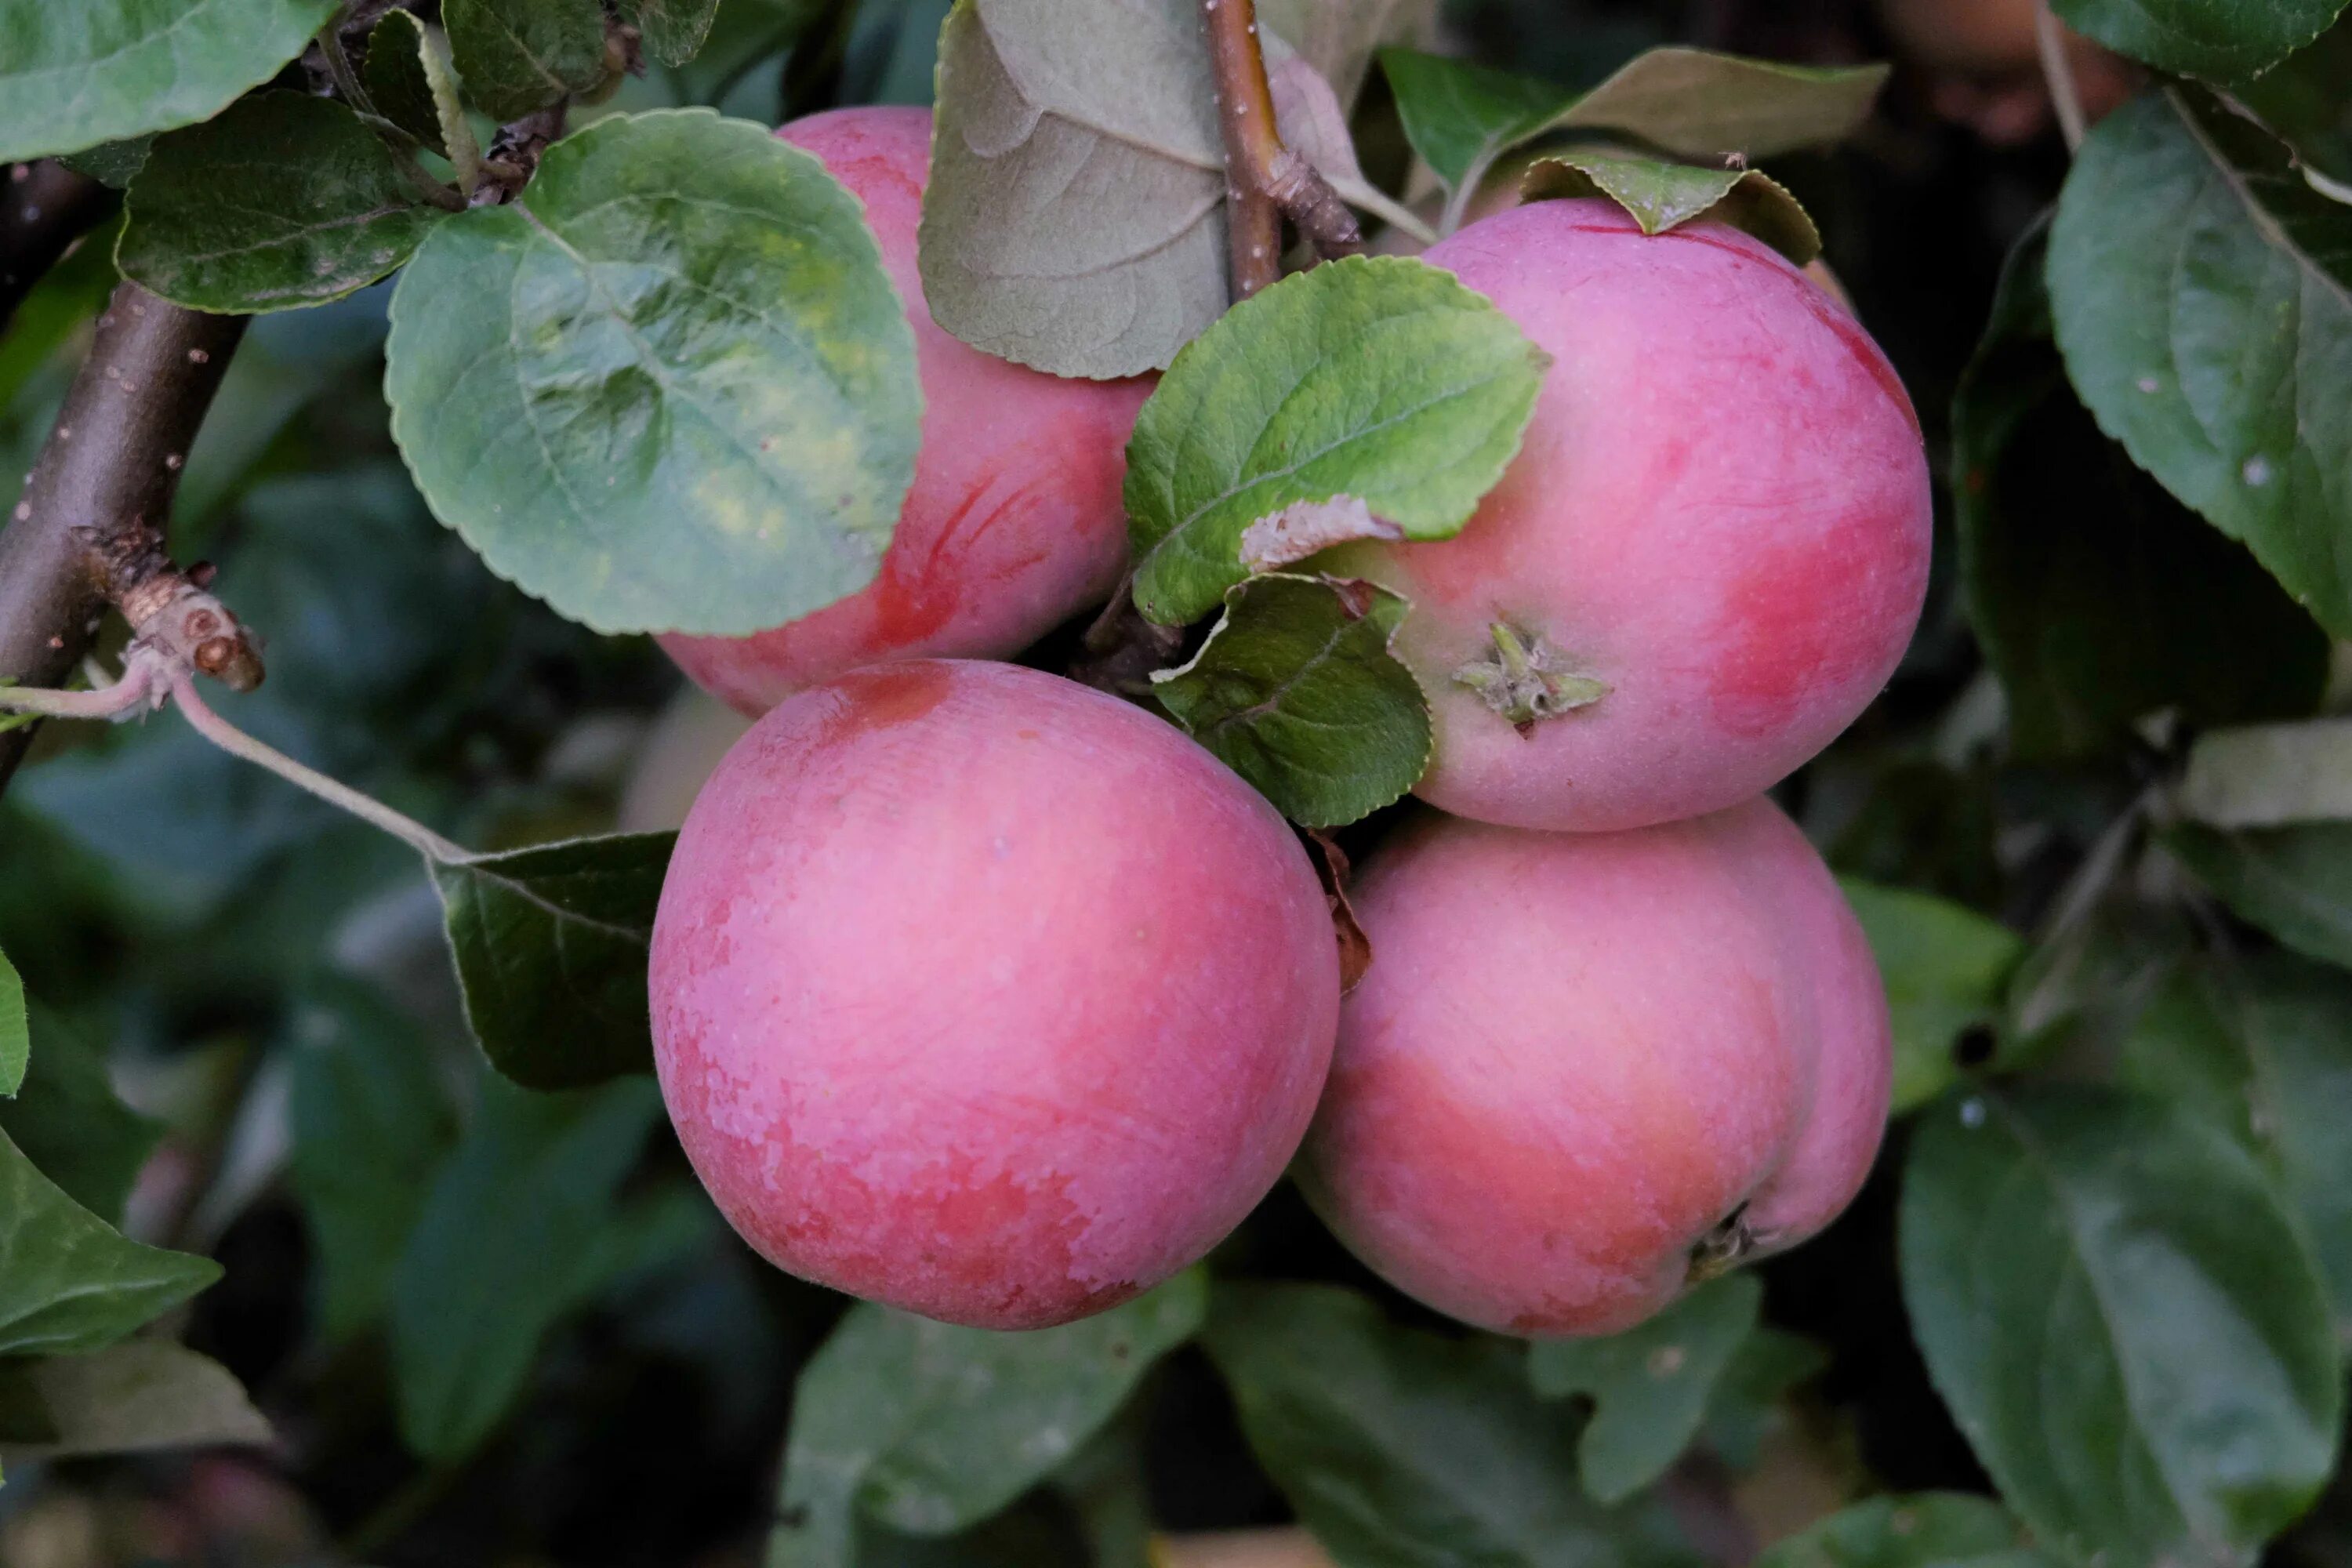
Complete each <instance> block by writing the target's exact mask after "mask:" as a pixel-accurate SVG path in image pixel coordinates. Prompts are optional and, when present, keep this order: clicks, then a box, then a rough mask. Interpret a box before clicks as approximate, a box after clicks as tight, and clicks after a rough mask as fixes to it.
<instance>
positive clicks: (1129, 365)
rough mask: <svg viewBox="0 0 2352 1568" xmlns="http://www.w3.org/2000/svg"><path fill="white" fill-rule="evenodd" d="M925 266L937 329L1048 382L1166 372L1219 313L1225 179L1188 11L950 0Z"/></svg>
mask: <svg viewBox="0 0 2352 1568" xmlns="http://www.w3.org/2000/svg"><path fill="white" fill-rule="evenodd" d="M939 80H940V98H939V110H938V122H937V126H936V129H935V130H934V132H933V133H932V142H931V174H930V184H929V186H928V187H927V188H926V189H925V191H924V194H923V221H922V227H921V231H920V235H919V243H918V245H917V247H916V259H917V262H918V264H919V266H920V268H922V278H923V294H924V298H925V300H927V301H928V302H929V305H930V309H931V315H932V317H933V318H934V319H935V320H936V321H938V322H939V323H940V326H942V327H944V328H946V329H947V330H948V331H950V332H953V333H954V334H955V335H956V336H957V337H959V338H961V339H962V340H963V341H964V342H968V343H971V344H972V345H973V346H974V347H976V348H980V349H982V350H984V351H986V352H987V353H992V354H997V355H999V356H1001V357H1003V358H1005V359H1010V360H1014V361H1017V362H1019V363H1023V364H1028V365H1034V366H1036V367H1037V368H1039V369H1041V370H1045V371H1050V372H1052V373H1054V374H1057V375H1086V376H1098V377H1100V376H1120V375H1132V374H1137V373H1138V372H1140V371H1146V370H1156V369H1159V368H1161V367H1163V366H1165V365H1166V364H1167V363H1169V361H1170V360H1171V358H1172V357H1173V356H1174V354H1175V353H1176V351H1177V350H1178V349H1180V348H1181V347H1182V346H1183V345H1184V344H1185V343H1186V342H1188V341H1190V340H1191V339H1192V336H1193V335H1194V334H1195V333H1197V332H1199V331H1201V330H1202V328H1204V327H1206V326H1208V325H1209V323H1210V322H1212V321H1215V320H1216V319H1217V318H1218V317H1219V316H1220V315H1221V314H1223V311H1224V309H1225V305H1226V302H1227V300H1228V298H1229V295H1228V293H1227V285H1226V277H1225V268H1226V258H1225V223H1224V195H1225V183H1224V174H1223V155H1222V152H1221V150H1220V145H1219V142H1218V132H1217V125H1216V119H1215V109H1214V102H1213V94H1212V90H1211V85H1210V80H1209V63H1208V51H1207V47H1206V45H1205V43H1204V42H1203V40H1202V37H1201V34H1200V28H1199V26H1198V23H1197V20H1196V18H1195V15H1194V12H1193V8H1192V5H1190V4H1189V3H1185V0H1144V3H1141V4H1137V5H1116V6H1104V7H1100V8H1098V9H1097V11H1096V12H1095V13H1093V14H1092V15H1091V16H1089V18H1088V25H1087V26H1083V27H1073V26H1070V25H1069V22H1068V18H1067V16H1066V13H1065V12H1064V10H1063V9H1062V8H1061V7H1059V6H1057V5H1055V4H1054V3H1053V0H998V3H997V4H992V5H983V4H982V3H981V0H961V3H960V4H958V5H957V6H956V8H955V9H954V10H953V11H952V12H950V14H949V16H948V20H947V26H946V27H945V28H944V29H943V30H942V31H941V33H940V68H939Z"/></svg>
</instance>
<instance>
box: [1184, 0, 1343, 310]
mask: <svg viewBox="0 0 2352 1568" xmlns="http://www.w3.org/2000/svg"><path fill="white" fill-rule="evenodd" d="M1201 17H1202V21H1203V23H1205V24H1206V26H1207V27H1208V33H1209V64H1210V67H1211V68H1212V70H1213V72H1214V74H1215V77H1216V82H1217V123H1218V125H1219V127H1220V128H1221V129H1222V130H1223V133H1224V142H1225V195H1226V202H1225V215H1226V222H1227V225H1228V226H1229V230H1230V234H1231V238H1232V251H1231V254H1232V258H1233V272H1234V298H1236V299H1243V300H1245V299H1247V298H1249V296H1251V295H1252V294H1255V293H1256V292H1257V291H1258V290H1259V289H1263V288H1265V286H1266V285H1267V284H1269V283H1272V282H1273V281H1274V280H1275V279H1276V278H1278V277H1280V276H1281V274H1282V257H1281V246H1282V218H1283V216H1285V215H1287V216H1288V217H1289V218H1290V221H1291V222H1293V223H1295V224H1297V226H1298V232H1299V233H1301V234H1303V235H1305V236H1306V237H1307V241H1308V243H1310V244H1312V245H1313V246H1314V247H1315V251H1316V254H1317V255H1318V256H1324V257H1332V256H1348V255H1352V254H1354V253H1355V252H1356V251H1358V250H1360V249H1362V248H1363V244H1364V236H1363V230H1362V229H1361V228H1360V226H1358V225H1357V223H1356V215H1355V214H1354V213H1352V212H1350V211H1349V210H1348V204H1347V203H1345V202H1343V201H1341V200H1340V199H1339V193H1337V192H1336V191H1334V190H1332V188H1331V186H1330V184H1329V183H1328V182H1327V181H1326V180H1325V179H1324V178H1323V176H1322V175H1321V174H1318V172H1317V171H1316V168H1315V165H1314V164H1313V163H1308V162H1307V160H1306V159H1305V158H1303V157H1301V156H1300V155H1299V154H1297V153H1294V152H1292V151H1291V150H1290V149H1289V148H1287V147H1286V146H1284V145H1283V144H1282V132H1281V129H1280V127H1279V126H1277V125H1276V122H1275V114H1274V92H1273V89H1271V88H1270V87H1268V86H1267V84H1266V79H1265V50H1264V48H1263V47H1261V46H1260V42H1259V38H1258V31H1257V4H1256V0H1201Z"/></svg>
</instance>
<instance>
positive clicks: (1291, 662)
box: [1151, 576, 1431, 827]
mask: <svg viewBox="0 0 2352 1568" xmlns="http://www.w3.org/2000/svg"><path fill="white" fill-rule="evenodd" d="M1405 608H1406V606H1405V601H1404V600H1403V598H1402V596H1400V595H1396V594H1392V593H1391V592H1390V591H1389V590H1387V589H1386V588H1382V587H1379V586H1377V585H1375V584H1370V583H1337V582H1331V581H1328V580H1326V579H1322V578H1315V577H1292V576H1270V577H1259V578H1255V579H1254V580H1252V581H1250V582H1248V583H1244V584H1240V585H1239V586H1237V587H1235V588H1234V589H1232V590H1231V591H1229V592H1228V593H1227V594H1226V595H1225V613H1224V616H1223V619H1221V620H1219V621H1218V622H1217V625H1216V628H1215V629H1214V630H1213V631H1212V632H1210V634H1209V637H1208V640H1207V641H1206V642H1204V643H1202V645H1201V648H1200V651H1199V652H1197V653H1195V654H1194V655H1193V656H1192V659H1191V660H1190V661H1189V662H1187V663H1185V664H1184V665H1182V666H1181V667H1180V668H1175V669H1169V670H1161V671H1160V672H1159V673H1157V674H1155V675H1153V676H1152V678H1151V692H1152V695H1153V696H1154V697H1157V698H1158V699H1159V700H1160V704H1161V706H1163V707H1165V708H1166V709H1167V710H1168V711H1169V712H1170V713H1171V714H1172V715H1174V716H1175V719H1176V721H1177V722H1178V723H1180V724H1181V725H1183V726H1184V729H1185V731H1186V732H1187V733H1189V734H1190V735H1191V736H1192V738H1193V739H1194V740H1196V741H1198V742H1201V744H1202V746H1204V747H1206V748H1207V749H1208V751H1209V752H1210V753H1211V754H1213V756H1215V757H1216V758H1217V759H1218V760H1219V761H1220V762H1222V763H1224V764H1225V765H1226V766H1227V767H1229V768H1231V769H1233V770H1234V772H1235V773H1239V774H1241V776H1242V777H1243V778H1244V779H1246V780H1248V781H1249V783H1250V784H1253V785H1255V787H1256V788H1257V790H1258V791H1259V793H1260V794H1262V795H1265V797H1266V798H1267V799H1268V800H1270V801H1272V802H1273V803H1274V804H1275V806H1276V809H1277V810H1279V811H1280V812H1281V813H1282V814H1283V815H1284V816H1287V817H1289V818H1290V819H1291V820H1292V821H1294V822H1297V823H1300V824H1302V825H1304V826H1308V827H1337V826H1340V825H1342V824H1344V823H1349V822H1353V821H1355V820H1356V819H1357V818H1358V817H1360V816H1368V815H1370V813H1372V812H1374V811H1377V810H1379V809H1380V808H1381V806H1384V805H1388V804H1390V803H1391V801H1395V800H1398V799H1401V798H1402V796H1403V795H1404V794H1405V792H1406V791H1408V790H1410V789H1412V786H1413V785H1414V784H1417V783H1419V782H1420V779H1421V774H1422V771H1423V769H1424V768H1426V767H1427V766H1428V765H1429V750H1430V743H1431V741H1430V724H1429V703H1428V700H1427V699H1425V698H1424V697H1423V695H1422V691H1421V687H1420V685H1419V683H1418V682H1416V681H1415V680H1414V679H1413V677H1412V671H1411V670H1409V669H1407V668H1405V667H1404V666H1403V665H1402V663H1401V662H1399V661H1398V660H1397V659H1396V658H1394V657H1393V656H1392V655H1391V653H1390V652H1389V640H1390V639H1391V637H1394V636H1395V635H1396V628H1397V626H1398V623H1399V622H1401V621H1402V620H1403V618H1404V612H1405Z"/></svg>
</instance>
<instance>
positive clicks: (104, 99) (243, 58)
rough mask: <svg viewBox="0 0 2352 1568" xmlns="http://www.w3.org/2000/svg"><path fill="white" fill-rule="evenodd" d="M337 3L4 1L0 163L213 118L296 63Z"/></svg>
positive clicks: (0, 9) (0, 12) (0, 15)
mask: <svg viewBox="0 0 2352 1568" xmlns="http://www.w3.org/2000/svg"><path fill="white" fill-rule="evenodd" d="M334 9H335V0H72V3H71V4H59V0H0V38H5V39H7V40H8V48H7V51H6V53H5V55H0V163H12V162H15V161H16V160H19V159H25V158H37V157H40V156H42V155H43V154H45V153H76V152H79V151H80V150H82V149H83V148H86V147H95V146H97V145H98V144H99V143H100V142H115V141H121V140H122V139H124V138H127V137H132V136H138V135H141V134H142V133H143V132H150V131H167V130H169V129H171V128H172V127H173V126H174V125H188V124H192V123H194V121H199V120H204V119H207V118H209V117H210V116H212V115H213V114H215V113H217V112H218V111H219V110H221V109H222V108H223V107H224V106H226V104H227V103H228V101H229V100H231V99H233V98H235V97H236V95H237V94H239V93H241V92H243V91H244V90H245V89H247V88H249V87H251V86H253V85H254V84H255V83H257V82H263V81H267V80H268V79H270V78H271V77H272V76H274V75H276V74H277V72H278V67H279V66H282V65H284V64H285V63H286V62H287V61H288V60H289V59H292V58H294V57H295V56H296V55H298V54H299V53H301V51H302V46H303V45H305V44H307V43H309V42H310V35H311V34H313V33H315V32H317V31H318V30H319V29H320V27H321V26H324V25H325V23H326V20H327V18H328V17H329V16H331V15H332V14H333V13H334Z"/></svg>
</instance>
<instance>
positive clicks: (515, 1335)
mask: <svg viewBox="0 0 2352 1568" xmlns="http://www.w3.org/2000/svg"><path fill="white" fill-rule="evenodd" d="M660 1116H661V1097H660V1095H659V1094H658V1093H657V1092H656V1089H655V1088H654V1086H653V1084H652V1083H651V1082H650V1081H648V1080H646V1079H627V1080H625V1081H622V1082H619V1083H611V1084H606V1085H605V1086H604V1087H603V1088H602V1089H583V1090H580V1091H577V1092H574V1093H570V1094H533V1093H530V1092H528V1091H526V1090H523V1089H513V1088H510V1087H509V1086H508V1085H506V1084H505V1083H503V1082H501V1081H500V1080H499V1079H494V1078H486V1079H484V1080H483V1082H482V1100H481V1104H480V1106H479V1107H478V1109H477V1110H476V1112H475V1116H474V1121H473V1122H472V1124H471V1125H470V1126H468V1127H467V1129H466V1136H465V1139H464V1141H463V1142H460V1143H459V1144H458V1146H457V1152H456V1153H455V1154H454V1155H452V1156H451V1157H450V1159H449V1160H448V1162H447V1163H446V1165H445V1166H444V1167H443V1169H442V1171H441V1173H440V1174H439V1176H438V1177H436V1179H435V1181H434V1183H433V1185H432V1189H431V1192H430V1193H429V1194H428V1195H427V1197H426V1199H425V1211H424V1214H423V1215H422V1216H421V1217H420V1218H419V1219H418V1221H417V1225H416V1228H415V1234H413V1235H412V1236H411V1237H409V1241H408V1246H407V1247H406V1249H405V1250H404V1252H403V1254H402V1255H401V1258H400V1262H399V1265H398V1267H397V1268H396V1270H395V1273H394V1279H393V1286H392V1350H393V1358H392V1359H393V1370H394V1376H395V1379H396V1382H397V1384H398V1393H399V1406H400V1431H401V1436H403V1437H404V1439H406V1441H407V1443H408V1446H409V1447H412V1448H414V1449H415V1451H416V1452H417V1453H418V1454H419V1455H421V1456H423V1457H424V1458H427V1459H431V1460H434V1461H436V1462H440V1463H455V1462H456V1461H457V1460H459V1459H461V1458H464V1457H465V1456H466V1455H467V1454H469V1453H471V1452H472V1451H473V1450H474V1448H475V1447H478V1445H479V1444H480V1443H481V1441H482V1440H483V1439H484V1438H485V1437H487V1436H489V1435H490V1433H491V1432H492V1431H493V1430H494V1429H495V1428H496V1427H497V1426H498V1424H499V1421H500V1420H502V1419H504V1417H505V1415H506V1414H507V1411H508V1410H509V1408H510V1407H511V1406H512V1405H513V1404H514V1402H515V1400H516V1399H517V1398H518V1397H519V1396H520V1394H521V1393H522V1391H523V1388H524V1385H525V1384H526V1382H527V1381H528V1379H529V1377H530V1370H531V1367H532V1364H533V1363H534V1362H535V1361H536V1360H537V1358H538V1353H539V1345H540V1341H541V1338H542V1337H544V1335H545V1334H546V1333H547V1331H549V1330H550V1329H551V1328H552V1327H553V1326H554V1325H555V1324H556V1323H557V1322H559V1321H561V1320H562V1318H563V1317H564V1316H565V1315H566V1314H567V1313H569V1312H570V1311H572V1310H573V1309H574V1308H575V1307H577V1306H579V1305H580V1304H581V1303H582V1302H583V1301H585V1300H588V1299H589V1298H590V1297H591V1296H593V1294H594V1293H595V1292H596V1291H597V1290H598V1289H601V1288H602V1287H603V1286H604V1283H605V1282H606V1281H607V1280H608V1279H611V1278H612V1275H613V1271H614V1268H615V1266H616V1265H617V1264H618V1263H620V1262H622V1261H624V1260H625V1259H626V1258H633V1257H634V1256H635V1243H636V1241H637V1239H638V1238H637V1237H636V1236H635V1235H634V1234H633V1233H632V1232H631V1230H630V1229H629V1227H627V1226H620V1225H616V1224H615V1223H614V1220H615V1216H616V1205H615V1202H614V1197H615V1194H616V1193H617V1192H618V1190H619V1188H620V1184H621V1180H622V1178H623V1177H625V1176H626V1175H627V1174H628V1173H629V1170H630V1168H631V1167H632V1166H633V1165H635V1163H636V1160H637V1152H638V1151H639V1150H640V1149H641V1148H643V1147H644V1144H645V1141H646V1134H647V1133H648V1132H650V1131H652V1130H653V1127H654V1124H655V1122H656V1121H658V1120H659V1118H660Z"/></svg>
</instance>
